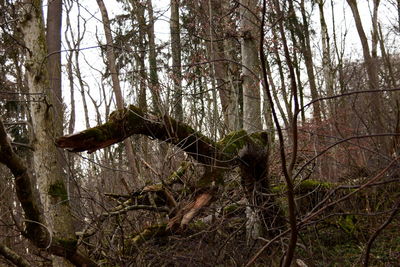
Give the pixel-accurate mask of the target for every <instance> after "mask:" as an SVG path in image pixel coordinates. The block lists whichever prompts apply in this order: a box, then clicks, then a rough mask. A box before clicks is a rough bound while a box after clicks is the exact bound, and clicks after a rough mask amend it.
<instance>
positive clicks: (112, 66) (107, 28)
mask: <svg viewBox="0 0 400 267" xmlns="http://www.w3.org/2000/svg"><path fill="white" fill-rule="evenodd" d="M97 4H98V6H99V8H100V11H101V17H102V20H103V26H104V32H105V35H106V42H107V62H108V68H109V70H110V73H111V79H112V83H113V90H114V94H115V98H116V103H117V108H118V109H123V108H124V99H123V98H122V92H121V86H120V83H119V78H118V71H117V67H116V62H115V53H114V44H113V39H112V34H111V25H110V20H109V18H108V13H107V9H106V6H105V5H104V2H103V0H97ZM124 144H125V150H126V154H127V158H128V166H129V168H130V171H131V172H132V173H133V175H132V178H133V180H134V182H135V185H136V186H138V183H139V181H138V177H137V175H138V171H137V168H136V160H135V156H134V154H133V148H132V144H131V142H130V140H129V139H125V140H124Z"/></svg>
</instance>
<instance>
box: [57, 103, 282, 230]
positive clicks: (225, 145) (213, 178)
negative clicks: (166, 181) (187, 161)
mask: <svg viewBox="0 0 400 267" xmlns="http://www.w3.org/2000/svg"><path fill="white" fill-rule="evenodd" d="M136 134H140V135H145V136H148V137H150V138H154V139H158V140H161V141H164V142H167V143H170V144H172V145H174V146H177V147H179V148H181V149H182V150H183V151H185V152H186V153H188V154H189V155H191V156H192V157H193V158H194V159H195V160H196V161H198V162H200V163H203V164H204V165H205V166H206V171H205V173H204V175H203V176H202V177H201V178H200V179H199V180H198V182H197V184H196V190H195V193H194V195H192V199H193V200H192V201H189V203H186V204H183V203H181V204H182V205H179V207H180V208H179V209H178V211H177V212H176V213H175V214H171V215H173V218H172V219H171V221H170V222H169V224H168V225H169V228H176V226H178V225H180V226H181V227H184V226H185V225H187V224H188V223H189V221H190V220H191V219H192V218H193V217H194V216H195V215H196V214H197V213H198V212H199V211H200V209H201V208H203V207H204V206H206V205H208V204H210V202H211V201H212V199H213V195H214V194H215V192H216V190H215V188H217V187H218V186H220V185H222V184H223V176H224V173H225V172H226V171H227V170H229V169H232V168H235V167H239V168H240V170H241V175H242V185H243V187H244V188H245V192H246V197H247V198H248V199H249V202H250V204H251V205H252V206H254V207H260V206H261V207H262V206H265V207H267V206H271V202H273V201H274V200H273V199H272V198H271V197H270V196H268V197H265V196H267V195H268V193H269V184H268V179H267V177H268V154H269V150H268V134H267V133H265V132H258V133H252V134H248V133H247V132H246V131H244V130H241V131H236V132H232V133H230V134H228V135H226V136H225V137H224V138H222V139H221V140H219V141H214V140H211V139H210V138H208V137H206V136H205V135H203V134H201V133H199V132H198V131H195V130H194V129H193V128H191V127H190V126H188V125H187V124H185V123H182V122H179V121H176V120H174V119H173V118H171V117H169V116H166V115H164V116H156V115H154V114H151V113H145V112H143V111H142V110H141V109H139V108H137V107H135V106H133V105H130V106H129V107H127V108H124V109H121V110H117V111H114V112H113V113H112V114H111V116H110V118H109V120H108V122H107V123H105V124H103V125H99V126H97V127H94V128H90V129H87V130H85V131H82V132H79V133H76V134H72V135H69V136H64V137H60V138H59V139H58V140H57V141H56V144H57V146H59V147H62V148H67V149H69V150H70V151H74V152H81V151H88V152H93V151H96V150H98V149H101V148H104V147H107V146H109V145H112V144H114V143H117V142H121V141H122V140H124V139H125V138H128V137H129V136H131V135H136ZM184 169H185V168H182V170H183V171H184ZM272 206H273V205H272ZM262 209H263V211H264V212H263V216H262V217H263V218H265V220H266V221H268V220H269V219H267V218H268V217H271V216H273V215H272V214H271V210H270V209H269V208H262ZM274 221H275V220H274ZM267 224H268V225H270V224H271V223H267Z"/></svg>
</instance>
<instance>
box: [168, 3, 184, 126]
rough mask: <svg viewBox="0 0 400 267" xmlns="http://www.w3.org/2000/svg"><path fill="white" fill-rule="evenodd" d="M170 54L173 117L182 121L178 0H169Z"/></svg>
mask: <svg viewBox="0 0 400 267" xmlns="http://www.w3.org/2000/svg"><path fill="white" fill-rule="evenodd" d="M170 31H171V54H172V79H173V83H174V89H173V107H172V108H173V110H174V113H173V114H174V115H175V118H176V119H177V120H179V121H183V101H182V99H183V91H182V67H181V37H180V34H181V33H180V27H179V0H171V17H170Z"/></svg>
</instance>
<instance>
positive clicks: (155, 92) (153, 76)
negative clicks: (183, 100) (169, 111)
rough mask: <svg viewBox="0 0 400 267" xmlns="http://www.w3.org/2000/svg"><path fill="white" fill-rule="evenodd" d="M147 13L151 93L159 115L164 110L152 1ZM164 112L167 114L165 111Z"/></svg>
mask: <svg viewBox="0 0 400 267" xmlns="http://www.w3.org/2000/svg"><path fill="white" fill-rule="evenodd" d="M147 11H148V13H149V24H148V29H147V35H148V36H149V67H150V86H149V87H150V92H151V95H152V99H153V108H154V111H155V112H157V113H161V111H162V110H163V109H164V107H163V106H162V102H161V96H160V93H161V92H160V90H161V88H160V83H159V81H158V74H157V71H158V68H157V56H156V44H155V36H154V15H153V5H152V3H151V0H147ZM163 112H165V111H164V110H163Z"/></svg>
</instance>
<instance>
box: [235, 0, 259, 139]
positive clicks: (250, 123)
mask: <svg viewBox="0 0 400 267" xmlns="http://www.w3.org/2000/svg"><path fill="white" fill-rule="evenodd" d="M257 6H258V1H256V0H241V1H240V17H241V21H240V26H241V37H242V38H241V54H242V65H243V67H242V80H243V128H244V129H245V130H246V131H248V132H255V131H259V130H261V129H262V124H261V100H260V84H259V83H260V77H259V74H260V59H259V57H258V50H257V47H258V39H259V37H258V36H259V31H260V29H259V25H260V19H259V16H258V11H257Z"/></svg>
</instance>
